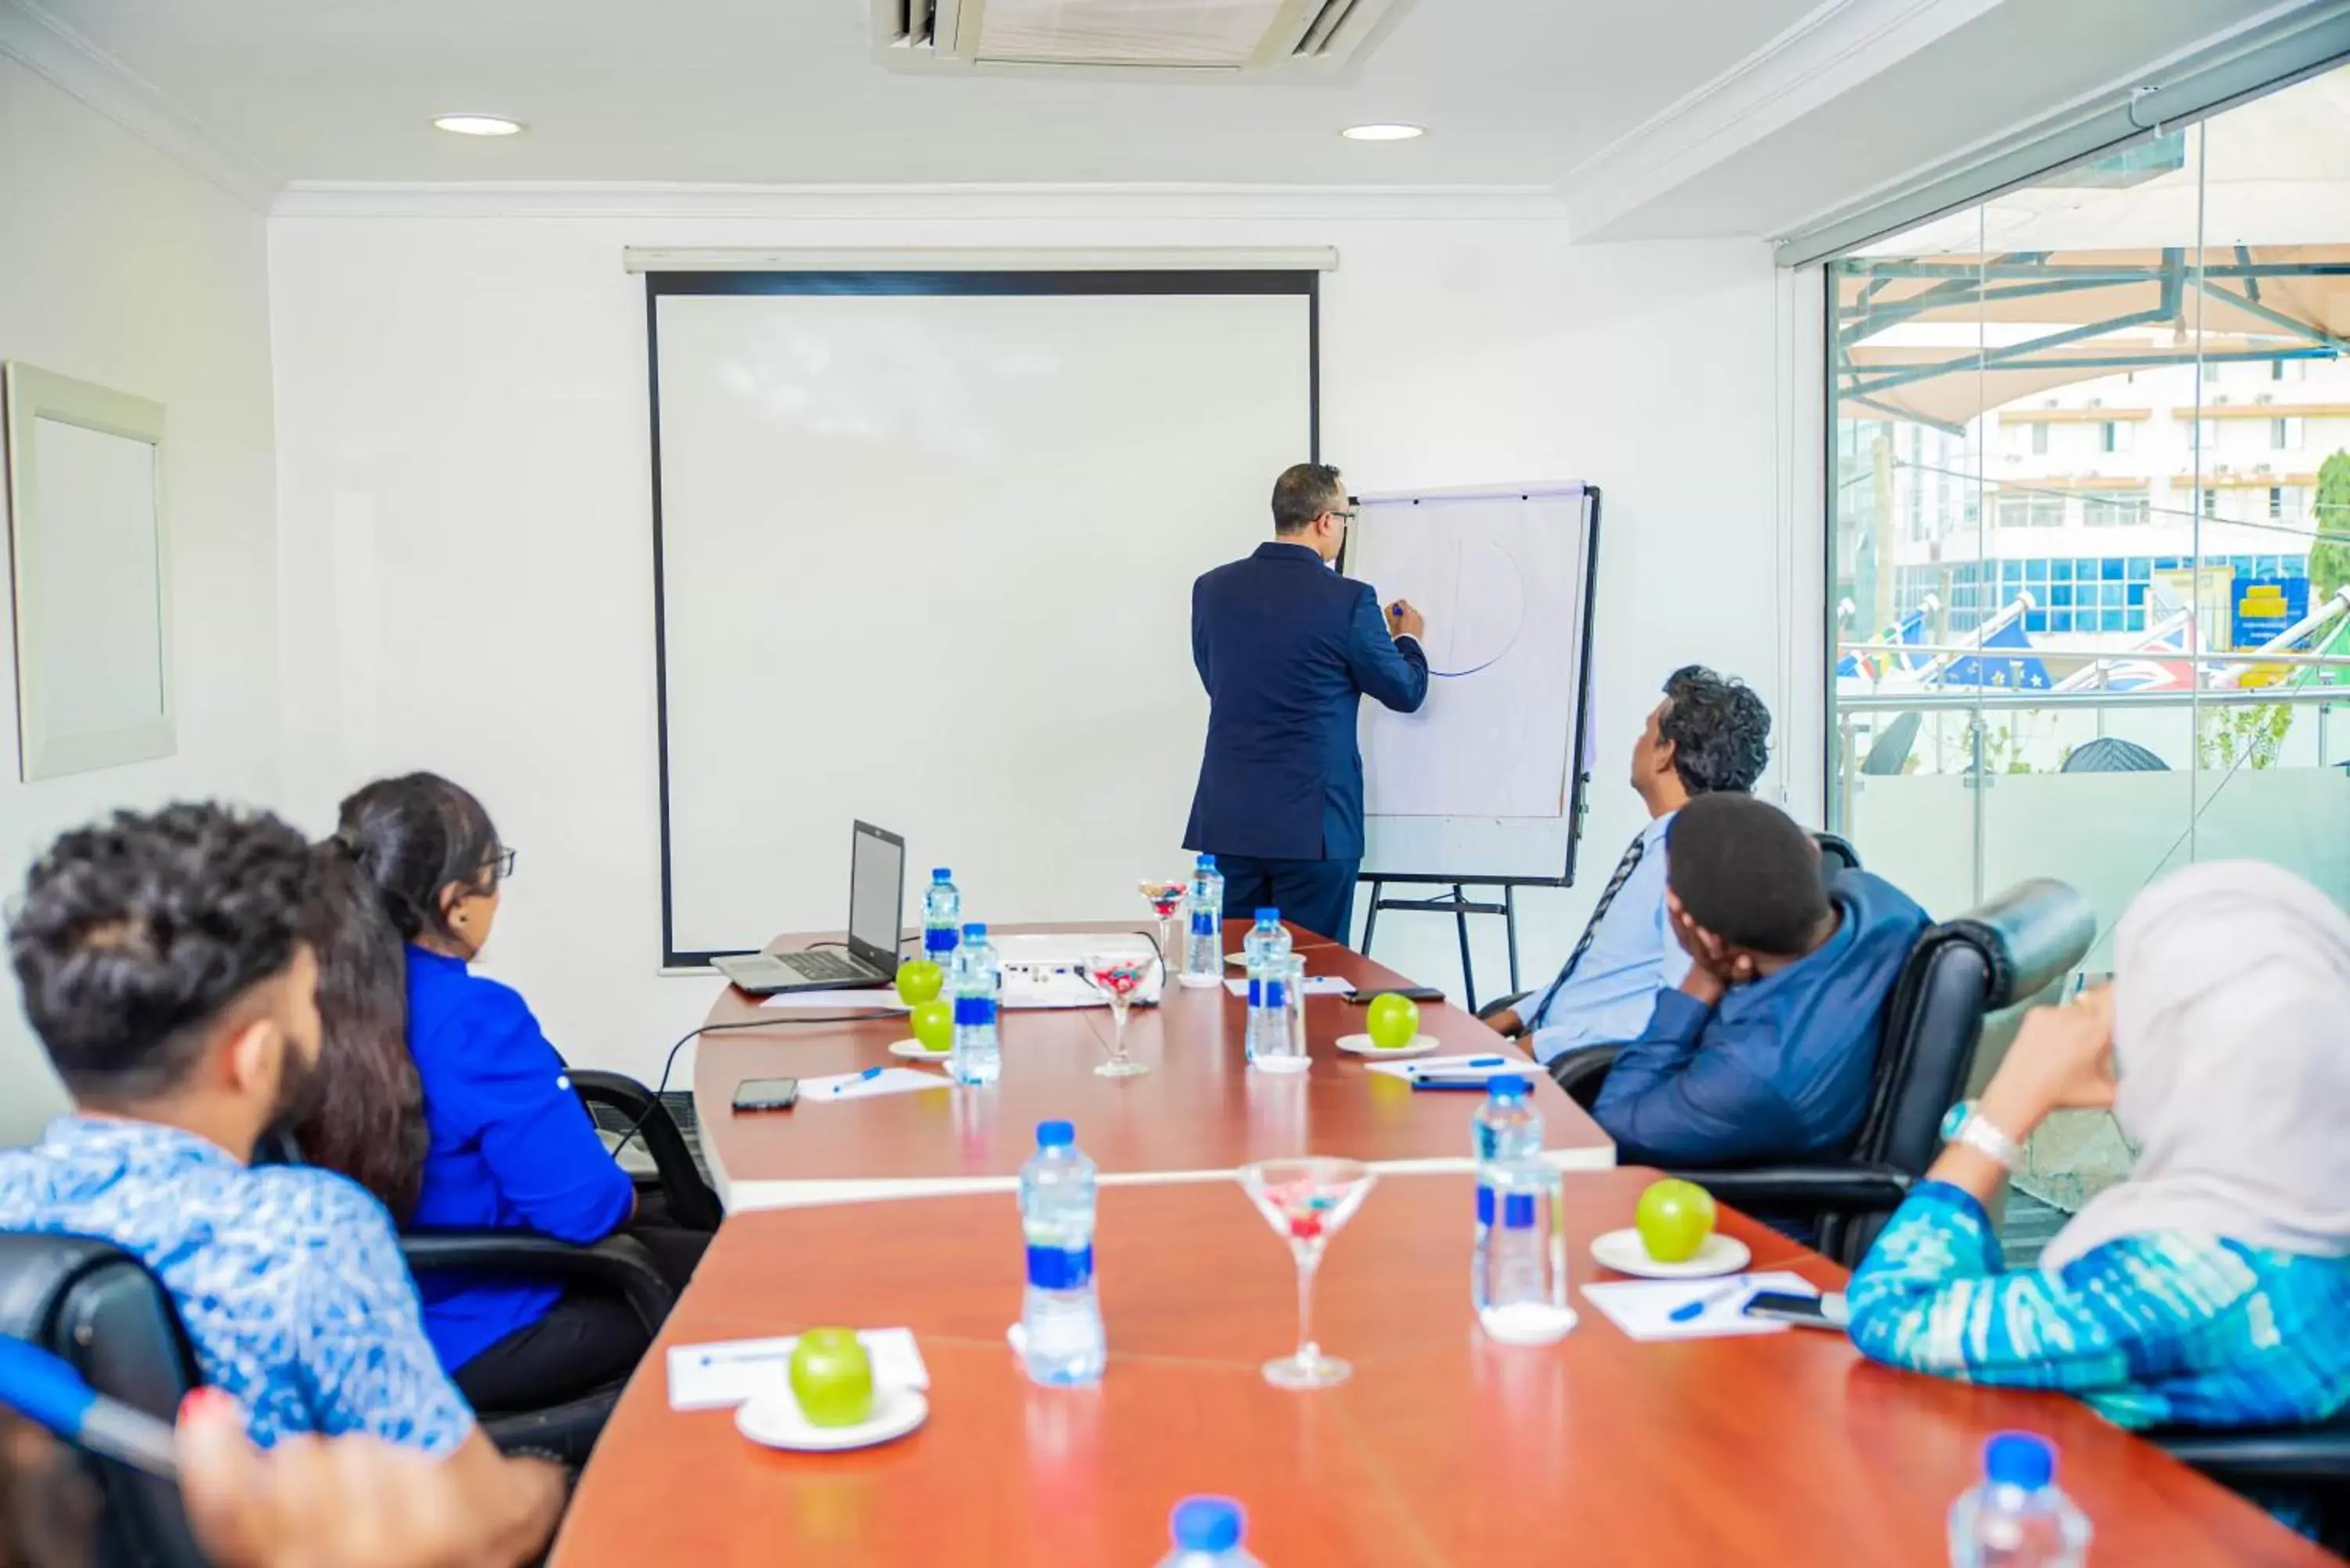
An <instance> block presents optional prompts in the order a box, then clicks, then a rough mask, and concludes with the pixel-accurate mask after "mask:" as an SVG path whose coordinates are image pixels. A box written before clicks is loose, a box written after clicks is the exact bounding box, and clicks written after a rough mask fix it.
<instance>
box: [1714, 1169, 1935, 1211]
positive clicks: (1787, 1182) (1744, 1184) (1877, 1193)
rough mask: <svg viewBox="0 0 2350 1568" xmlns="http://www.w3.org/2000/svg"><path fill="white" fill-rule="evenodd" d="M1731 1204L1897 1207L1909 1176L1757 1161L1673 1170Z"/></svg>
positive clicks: (1780, 1208)
mask: <svg viewBox="0 0 2350 1568" xmlns="http://www.w3.org/2000/svg"><path fill="white" fill-rule="evenodd" d="M1673 1174H1674V1175H1676V1176H1679V1177H1680V1178H1682V1179H1685V1180H1689V1181H1694V1182H1696V1183H1697V1184H1698V1185H1699V1186H1700V1187H1702V1188H1704V1189H1706V1190H1707V1191H1708V1192H1711V1193H1712V1194H1713V1195H1714V1197H1715V1198H1717V1199H1720V1200H1721V1201H1722V1202H1724V1203H1727V1204H1729V1205H1731V1207H1732V1208H1736V1209H1743V1210H1750V1211H1752V1210H1771V1211H1773V1212H1778V1213H1786V1212H1789V1211H1791V1210H1792V1211H1794V1212H1798V1213H1804V1214H1814V1215H1817V1214H1882V1213H1887V1212H1888V1211H1890V1210H1895V1209H1898V1208H1900V1207H1901V1200H1902V1199H1905V1198H1907V1197H1908V1196H1909V1188H1910V1185H1911V1183H1912V1182H1913V1181H1914V1180H1915V1178H1913V1177H1911V1176H1910V1175H1909V1173H1908V1172H1907V1171H1903V1170H1895V1169H1893V1168H1890V1167H1887V1166H1874V1165H1851V1164H1846V1165H1786V1166H1763V1167H1757V1168H1748V1169H1741V1170H1679V1171H1675V1172H1674V1173H1673Z"/></svg>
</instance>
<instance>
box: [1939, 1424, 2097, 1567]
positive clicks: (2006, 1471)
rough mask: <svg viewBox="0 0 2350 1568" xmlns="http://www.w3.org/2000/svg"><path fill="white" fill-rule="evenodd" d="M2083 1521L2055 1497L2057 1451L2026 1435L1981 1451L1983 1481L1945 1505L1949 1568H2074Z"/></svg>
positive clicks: (2085, 1535)
mask: <svg viewBox="0 0 2350 1568" xmlns="http://www.w3.org/2000/svg"><path fill="white" fill-rule="evenodd" d="M2089 1534H2090V1531H2089V1521H2088V1517H2087V1516H2086V1515H2085V1514H2084V1513H2083V1512H2082V1511H2080V1510H2079V1509H2078V1508H2076V1507H2074V1503H2073V1500H2072V1499H2071V1498H2069V1497H2066V1496H2065V1495H2064V1493H2063V1492H2061V1491H2059V1490H2056V1449H2055V1448H2054V1446H2053V1445H2051V1444H2050V1442H2049V1441H2048V1439H2047V1438H2043V1437H2039V1436H2036V1435H2035V1434H2033V1433H2031V1432H2002V1433H2000V1434H1999V1436H1997V1437H1995V1438H1992V1439H1991V1441H1990V1442H1988V1443H1986V1444H1984V1445H1983V1480H1982V1484H1981V1486H1979V1487H1974V1488H1971V1489H1970V1490H1967V1491H1963V1492H1961V1493H1960V1494H1959V1501H1956V1502H1954V1503H1952V1504H1951V1505H1950V1568H2080V1565H2081V1563H2083V1562H2084V1561H2085V1560H2086V1559H2087V1557H2088V1554H2089Z"/></svg>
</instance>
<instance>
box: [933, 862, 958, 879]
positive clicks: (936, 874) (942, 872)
mask: <svg viewBox="0 0 2350 1568" xmlns="http://www.w3.org/2000/svg"><path fill="white" fill-rule="evenodd" d="M953 880H954V873H953V872H951V871H950V870H948V869H947V868H946V867H943V866H941V867H939V868H938V869H937V870H935V871H933V872H931V881H933V882H951V881H953Z"/></svg>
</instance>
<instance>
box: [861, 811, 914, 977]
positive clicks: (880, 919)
mask: <svg viewBox="0 0 2350 1568" xmlns="http://www.w3.org/2000/svg"><path fill="white" fill-rule="evenodd" d="M850 842H851V844H852V845H853V846H854V847H853V848H852V849H851V851H850V859H849V866H848V947H849V950H850V951H851V952H854V953H855V954H857V956H858V957H859V958H861V959H863V960H864V961H866V962H868V963H870V964H877V965H879V967H880V968H881V969H882V970H883V971H885V972H888V973H895V972H896V971H897V968H898V938H899V911H900V909H902V908H903V902H904V899H905V896H906V846H905V842H904V841H903V840H902V839H900V838H899V837H898V836H897V835H895V834H893V833H884V832H883V831H881V829H879V828H878V827H869V826H867V825H865V824H864V823H861V822H860V823H858V825H857V831H856V833H855V834H854V835H853V836H851V840H850Z"/></svg>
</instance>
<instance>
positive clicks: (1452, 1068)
mask: <svg viewBox="0 0 2350 1568" xmlns="http://www.w3.org/2000/svg"><path fill="white" fill-rule="evenodd" d="M1509 1064H1510V1059H1509V1058H1508V1057H1507V1056H1471V1057H1470V1058H1469V1060H1467V1061H1466V1062H1447V1063H1446V1064H1444V1065H1443V1066H1441V1067H1433V1066H1428V1067H1413V1068H1410V1069H1408V1070H1407V1072H1406V1074H1405V1075H1406V1076H1407V1077H1413V1078H1418V1077H1422V1076H1425V1077H1430V1078H1441V1077H1443V1076H1444V1075H1447V1074H1449V1073H1465V1072H1467V1071H1469V1070H1470V1069H1471V1068H1472V1067H1506V1066H1508V1065H1509Z"/></svg>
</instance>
